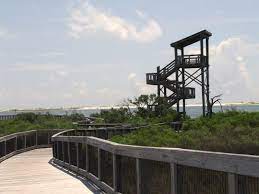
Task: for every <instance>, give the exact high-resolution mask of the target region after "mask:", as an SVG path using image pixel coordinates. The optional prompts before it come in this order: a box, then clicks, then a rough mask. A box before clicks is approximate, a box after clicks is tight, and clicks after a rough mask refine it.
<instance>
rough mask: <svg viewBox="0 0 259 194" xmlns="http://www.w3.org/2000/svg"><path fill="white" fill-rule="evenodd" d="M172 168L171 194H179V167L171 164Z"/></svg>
mask: <svg viewBox="0 0 259 194" xmlns="http://www.w3.org/2000/svg"><path fill="white" fill-rule="evenodd" d="M170 166H171V194H178V193H177V165H176V164H175V163H170Z"/></svg>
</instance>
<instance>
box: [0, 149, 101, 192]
mask: <svg viewBox="0 0 259 194" xmlns="http://www.w3.org/2000/svg"><path fill="white" fill-rule="evenodd" d="M51 158H52V150H51V149H50V148H46V149H37V150H32V151H29V152H25V153H22V154H19V155H16V156H13V157H12V158H10V159H7V160H5V161H4V162H2V163H0V194H3V193H4V194H16V193H19V194H36V193H41V194H72V193H73V194H77V193H78V194H79V193H80V194H83V193H86V194H90V193H95V194H100V193H102V192H101V191H100V190H99V189H98V188H97V187H96V186H95V185H93V184H92V183H91V182H89V181H88V180H85V179H84V178H82V177H78V176H76V175H74V174H73V173H71V172H67V171H65V170H63V169H60V168H58V167H57V166H55V165H53V164H52V163H51V162H50V160H51Z"/></svg>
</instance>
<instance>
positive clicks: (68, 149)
mask: <svg viewBox="0 0 259 194" xmlns="http://www.w3.org/2000/svg"><path fill="white" fill-rule="evenodd" d="M67 152H68V164H69V165H71V155H70V142H67Z"/></svg>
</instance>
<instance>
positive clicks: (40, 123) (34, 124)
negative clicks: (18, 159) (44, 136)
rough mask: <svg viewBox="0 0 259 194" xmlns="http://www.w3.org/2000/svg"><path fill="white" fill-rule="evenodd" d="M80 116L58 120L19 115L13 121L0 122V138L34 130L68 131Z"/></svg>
mask: <svg viewBox="0 0 259 194" xmlns="http://www.w3.org/2000/svg"><path fill="white" fill-rule="evenodd" d="M80 117H81V115H71V116H65V117H62V118H58V117H55V116H52V115H36V114H33V113H24V114H19V115H18V116H17V117H16V118H15V119H13V120H3V121H0V136H4V135H8V134H11V133H16V132H20V131H28V130H34V129H69V128H75V125H73V121H75V120H77V119H78V118H80Z"/></svg>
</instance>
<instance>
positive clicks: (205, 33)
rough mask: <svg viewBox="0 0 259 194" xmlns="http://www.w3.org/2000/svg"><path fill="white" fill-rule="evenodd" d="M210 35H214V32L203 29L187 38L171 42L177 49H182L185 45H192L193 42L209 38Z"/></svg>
mask: <svg viewBox="0 0 259 194" xmlns="http://www.w3.org/2000/svg"><path fill="white" fill-rule="evenodd" d="M210 36H212V33H210V32H209V31H207V30H202V31H200V32H197V33H195V34H193V35H191V36H188V37H186V38H183V39H181V40H178V41H176V42H173V43H172V44H171V47H174V48H177V49H181V48H183V47H186V46H188V45H191V44H193V43H195V42H198V41H200V40H202V39H204V38H208V37H210Z"/></svg>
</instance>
